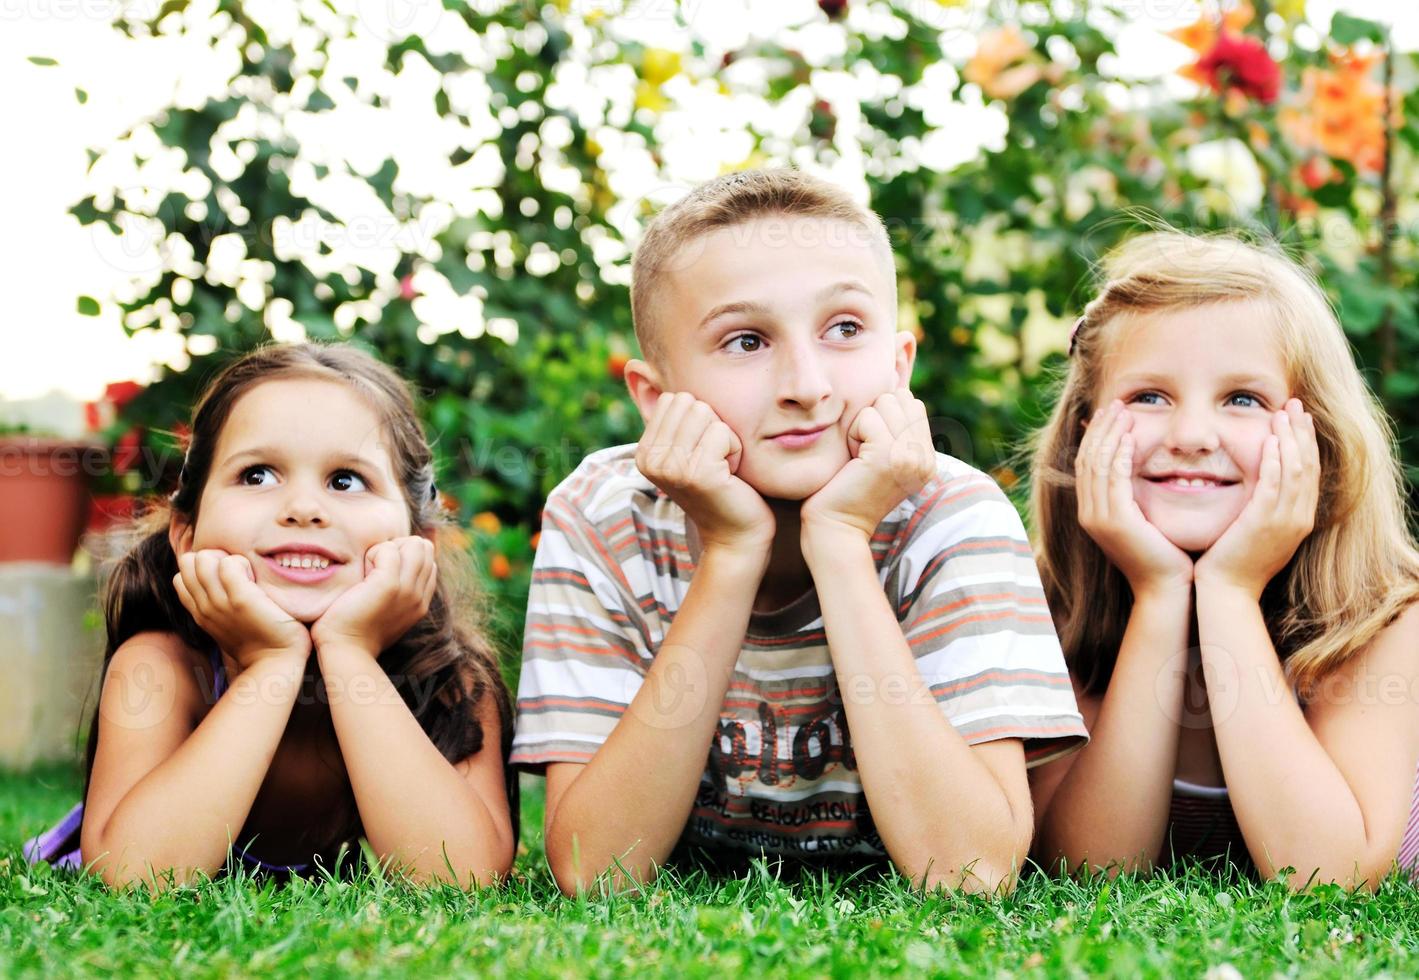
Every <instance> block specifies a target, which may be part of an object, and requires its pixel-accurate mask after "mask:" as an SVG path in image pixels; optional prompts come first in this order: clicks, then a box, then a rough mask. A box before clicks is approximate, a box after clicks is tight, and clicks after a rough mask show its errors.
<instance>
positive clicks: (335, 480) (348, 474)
mask: <svg viewBox="0 0 1419 980" xmlns="http://www.w3.org/2000/svg"><path fill="white" fill-rule="evenodd" d="M330 488H331V489H332V490H340V491H342V492H348V491H352V490H367V489H369V488H368V487H367V486H366V485H365V481H364V478H363V477H362V476H360V474H358V473H356V472H354V471H353V470H341V471H340V472H338V473H336V474H335V475H334V476H332V477H331V478H330Z"/></svg>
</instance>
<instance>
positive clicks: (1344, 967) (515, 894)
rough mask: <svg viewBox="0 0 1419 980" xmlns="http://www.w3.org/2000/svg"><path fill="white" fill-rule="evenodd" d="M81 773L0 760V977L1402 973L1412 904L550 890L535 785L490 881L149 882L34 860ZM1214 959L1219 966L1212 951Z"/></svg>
mask: <svg viewBox="0 0 1419 980" xmlns="http://www.w3.org/2000/svg"><path fill="white" fill-rule="evenodd" d="M77 792H78V781H77V779H76V777H75V776H74V775H73V774H72V773H69V772H67V771H64V770H54V769H51V770H44V771H41V772H36V773H31V774H28V775H23V776H20V775H8V776H0V976H3V977H7V978H9V977H28V976H50V975H53V974H56V973H60V974H72V975H80V976H84V975H105V976H106V975H112V974H121V975H129V974H138V975H144V976H147V975H154V974H159V973H163V974H167V973H171V972H174V971H176V972H180V973H181V974H182V975H183V976H185V977H199V976H213V975H221V976H228V975H243V976H245V975H253V974H260V975H262V976H290V975H299V976H302V977H311V978H313V977H325V976H329V977H336V976H343V975H344V974H346V973H348V972H350V971H352V970H358V971H362V972H364V971H368V972H372V973H376V974H406V973H411V972H415V971H418V972H421V973H422V972H424V971H433V972H438V973H443V972H456V973H462V974H474V973H476V974H480V975H481V974H488V973H492V974H514V973H516V974H523V973H528V972H530V973H533V974H537V975H553V976H584V975H587V974H593V975H604V974H629V973H634V974H637V975H641V974H650V975H672V976H675V977H677V978H680V977H686V978H687V977H698V976H716V977H718V976H723V975H725V974H726V973H729V972H732V973H734V974H738V973H741V972H742V973H744V974H746V975H749V976H755V977H757V976H759V975H764V976H847V975H854V974H857V973H859V972H861V971H870V972H871V973H872V974H894V973H912V974H916V973H919V972H921V971H929V972H936V973H951V974H956V973H961V974H968V975H1000V974H1002V973H1009V974H1017V973H1023V974H1027V975H1042V976H1043V975H1058V974H1082V973H1089V974H1110V975H1118V976H1130V977H1131V976H1135V975H1140V974H1142V975H1175V974H1184V975H1192V976H1200V975H1202V974H1205V973H1207V972H1208V971H1209V970H1211V971H1213V972H1212V976H1214V977H1228V976H1236V975H1237V974H1240V975H1242V976H1263V975H1272V974H1274V973H1282V974H1287V975H1299V976H1340V975H1346V976H1348V975H1353V974H1356V973H1363V974H1367V975H1369V974H1376V973H1391V974H1394V975H1412V974H1414V973H1415V972H1416V971H1419V956H1416V952H1415V951H1416V946H1419V902H1416V901H1415V895H1414V892H1413V891H1412V889H1411V888H1410V887H1409V886H1407V885H1404V884H1402V883H1400V882H1398V881H1390V882H1387V883H1386V884H1385V885H1384V887H1383V888H1382V889H1381V891H1380V892H1379V894H1377V895H1373V896H1370V895H1360V896H1352V895H1347V894H1345V893H1344V892H1342V891H1340V890H1339V889H1336V888H1322V889H1319V890H1317V891H1315V892H1312V893H1308V894H1303V895H1293V894H1291V893H1289V892H1288V891H1287V890H1286V889H1285V888H1283V887H1281V886H1278V885H1268V886H1265V887H1262V886H1257V885H1254V884H1251V883H1249V882H1246V881H1242V880H1237V879H1226V878H1217V877H1213V876H1209V875H1207V874H1205V873H1204V872H1202V871H1200V870H1198V869H1191V870H1189V871H1187V872H1186V873H1183V874H1179V875H1176V876H1159V877H1155V878H1122V879H1119V880H1117V881H1114V882H1112V883H1107V884H1106V883H1105V882H1104V881H1103V880H1101V879H1095V880H1093V881H1087V882H1060V881H1054V880H1051V879H1048V878H1046V877H1044V876H1043V875H1038V874H1036V875H1031V876H1028V877H1027V878H1026V879H1025V880H1024V881H1023V882H1022V883H1021V885H1020V887H1019V889H1018V890H1017V891H1016V893H1015V894H1014V895H1013V896H1011V897H1010V898H1008V899H1006V900H1003V901H998V902H992V901H988V900H983V899H974V898H957V897H943V896H931V897H922V896H920V895H918V894H915V893H913V892H912V891H911V890H910V889H908V888H906V887H905V886H904V885H903V883H902V882H901V880H900V879H896V878H893V877H882V878H878V879H874V880H870V881H868V880H857V879H853V880H843V879H840V878H833V877H831V876H828V875H824V874H813V873H799V872H784V873H783V874H781V875H775V874H774V873H773V872H772V871H771V870H770V869H769V867H767V866H765V865H763V864H762V863H756V865H755V866H754V869H753V870H752V871H751V872H750V873H749V874H747V875H745V876H743V877H739V878H730V879H727V880H724V879H722V880H712V879H709V878H708V877H706V876H705V875H704V874H703V873H700V872H690V873H686V874H684V875H681V876H676V875H670V876H667V877H665V878H663V879H661V880H660V881H659V882H657V883H656V884H655V885H654V886H652V887H651V888H650V889H648V890H647V893H646V894H644V895H642V896H640V897H636V898H623V897H622V898H613V899H607V900H574V899H566V898H563V897H562V896H561V895H559V894H558V893H557V890H556V888H555V887H554V886H553V885H552V883H551V879H550V878H549V876H548V875H547V873H546V871H545V867H544V865H543V862H542V855H541V850H540V845H539V842H538V834H537V828H538V827H540V822H541V816H542V814H541V800H540V795H539V794H537V793H535V792H534V793H529V794H525V796H526V798H525V807H524V809H525V813H524V842H525V844H526V845H527V851H526V853H524V854H522V855H521V856H520V857H519V859H518V863H517V874H516V877H515V881H513V883H512V884H510V885H509V886H508V887H507V888H505V889H502V890H499V891H488V892H484V893H481V894H473V895H469V894H465V893H463V892H460V891H458V890H457V889H453V888H439V889H429V890H420V889H417V888H413V887H409V886H407V885H405V884H404V883H401V882H394V881H388V880H382V879H380V878H378V877H364V878H361V879H357V880H354V881H347V882H341V881H334V880H324V881H315V882H311V881H301V880H297V881H294V882H292V883H290V884H286V885H278V884H275V883H272V882H269V881H268V882H258V881H253V880H251V879H248V878H245V877H232V878H226V879H221V880H218V881H214V882H208V883H204V884H202V885H199V886H194V887H191V888H188V889H182V890H178V891H174V892H169V893H167V894H164V895H161V896H157V897H151V896H149V895H147V894H146V893H134V892H129V893H124V894H116V893H110V892H108V891H107V890H105V889H104V888H103V887H102V886H101V885H98V884H96V883H95V882H93V881H91V880H87V879H84V878H80V877H76V876H70V875H65V874H61V873H55V872H53V871H52V870H51V869H49V868H47V867H42V868H31V867H29V866H28V865H26V864H25V863H24V862H23V861H22V860H21V858H20V856H19V848H18V845H19V841H20V840H21V839H22V838H23V837H24V836H25V835H27V834H30V833H32V832H35V831H37V830H38V829H40V828H42V827H43V826H45V825H47V823H48V822H49V821H52V820H54V819H57V818H58V817H59V816H61V815H62V814H63V813H64V811H65V810H66V808H67V807H68V806H69V804H70V803H71V801H72V800H73V799H75V796H76V794H77ZM1229 967H1230V968H1231V969H1228V968H1229ZM1231 970H1235V971H1236V973H1232V972H1231Z"/></svg>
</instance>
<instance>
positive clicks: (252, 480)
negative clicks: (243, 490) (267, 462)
mask: <svg viewBox="0 0 1419 980" xmlns="http://www.w3.org/2000/svg"><path fill="white" fill-rule="evenodd" d="M263 477H265V478H269V479H263ZM239 479H240V481H241V483H242V485H243V486H248V487H264V486H266V485H267V484H268V483H270V482H271V480H273V479H275V474H274V473H272V472H271V467H269V466H248V467H247V468H246V469H244V470H242V471H241V476H240V477H239Z"/></svg>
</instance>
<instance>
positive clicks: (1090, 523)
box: [1074, 399, 1193, 598]
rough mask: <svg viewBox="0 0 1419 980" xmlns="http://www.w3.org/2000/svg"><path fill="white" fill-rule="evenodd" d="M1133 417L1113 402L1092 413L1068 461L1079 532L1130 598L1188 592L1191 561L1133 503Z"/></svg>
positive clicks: (1191, 573)
mask: <svg viewBox="0 0 1419 980" xmlns="http://www.w3.org/2000/svg"><path fill="white" fill-rule="evenodd" d="M1132 427H1133V416H1132V415H1131V414H1129V411H1128V409H1127V408H1125V407H1124V404H1123V402H1121V401H1118V400H1117V399H1115V400H1114V402H1113V403H1112V404H1110V405H1109V406H1108V407H1107V408H1101V409H1099V410H1098V411H1097V412H1095V413H1094V418H1093V420H1092V421H1091V422H1090V423H1089V427H1088V428H1087V429H1086V430H1085V431H1084V438H1083V439H1082V440H1081V441H1080V443H1079V455H1078V456H1076V457H1075V458H1074V476H1075V484H1074V486H1075V496H1076V497H1077V498H1078V503H1079V526H1080V527H1082V528H1083V529H1084V531H1085V533H1087V534H1088V535H1089V537H1091V538H1093V539H1094V543H1095V544H1097V545H1098V546H1099V549H1100V550H1101V551H1103V553H1104V555H1105V556H1106V557H1107V558H1108V559H1109V561H1111V562H1113V563H1114V566H1115V567H1117V568H1118V570H1119V571H1121V572H1123V574H1124V577H1125V578H1127V579H1128V584H1129V587H1130V588H1132V590H1133V594H1134V597H1135V598H1137V597H1138V596H1141V595H1143V594H1145V593H1148V592H1159V591H1168V590H1170V589H1171V588H1174V587H1178V588H1190V587H1191V582H1192V576H1193V567H1192V559H1191V558H1189V557H1188V555H1187V553H1186V552H1184V551H1183V550H1182V549H1181V548H1179V547H1178V546H1177V545H1175V544H1173V543H1172V542H1171V541H1169V540H1168V539H1167V538H1166V537H1164V535H1163V532H1162V531H1159V530H1158V529H1157V528H1156V527H1154V526H1153V525H1152V524H1151V523H1150V522H1149V521H1148V518H1146V517H1145V516H1143V511H1142V510H1141V509H1140V508H1139V506H1138V502H1137V501H1136V500H1134V499H1133V436H1132V435H1131V434H1130V433H1129V430H1130V429H1131V428H1132Z"/></svg>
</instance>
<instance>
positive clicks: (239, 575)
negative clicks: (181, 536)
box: [172, 548, 311, 670]
mask: <svg viewBox="0 0 1419 980" xmlns="http://www.w3.org/2000/svg"><path fill="white" fill-rule="evenodd" d="M177 567H178V573H177V574H176V575H174V576H173V579H172V584H173V586H174V587H175V588H176V589H177V597H178V599H179V600H180V601H181V602H182V605H183V607H184V608H186V609H187V611H188V612H190V613H191V614H192V618H193V619H194V620H196V622H197V625H198V626H199V627H201V629H202V631H203V632H204V633H206V634H207V635H208V636H210V637H211V638H212V639H213V640H214V641H216V643H217V646H219V647H221V648H222V650H224V651H226V653H227V655H228V656H230V657H231V658H232V659H233V660H235V661H236V662H237V665H238V666H239V667H240V668H241V669H242V670H245V669H246V668H248V667H250V666H251V665H252V664H253V663H255V662H256V661H257V660H259V659H261V657H263V656H268V655H272V654H279V653H290V654H292V655H296V656H300V657H301V658H302V659H304V658H305V657H308V656H310V646H311V639H310V631H309V630H307V629H306V627H305V624H303V623H300V622H298V621H297V620H295V619H292V618H291V616H290V615H289V614H288V613H287V612H286V611H285V610H283V609H282V608H281V607H280V606H278V605H276V601H275V600H274V599H272V598H271V597H270V596H269V595H267V594H266V591H265V590H264V589H262V588H261V586H259V585H257V584H256V574H255V573H254V572H253V571H252V569H251V562H249V561H247V560H246V558H245V557H243V556H242V555H229V554H227V553H226V552H225V551H220V550H218V549H215V548H208V549H204V550H202V551H189V552H188V553H187V554H185V555H180V556H179V557H178V559H177Z"/></svg>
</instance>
